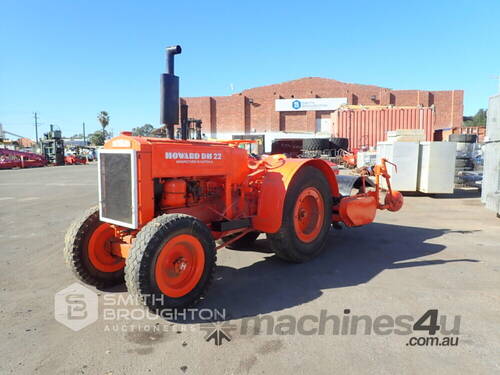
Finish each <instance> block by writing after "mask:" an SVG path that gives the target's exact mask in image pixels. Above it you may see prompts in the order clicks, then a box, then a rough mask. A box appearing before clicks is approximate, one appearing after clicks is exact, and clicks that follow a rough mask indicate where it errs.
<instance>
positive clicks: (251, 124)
mask: <svg viewBox="0 0 500 375" xmlns="http://www.w3.org/2000/svg"><path fill="white" fill-rule="evenodd" d="M463 95H464V93H463V91H462V90H450V91H424V90H390V89H387V88H383V87H378V86H371V85H358V84H353V83H344V82H340V81H336V80H333V79H326V78H318V77H309V78H302V79H298V80H295V81H289V82H284V83H280V84H275V85H269V86H261V87H256V88H252V89H248V90H244V91H242V92H241V93H238V94H234V95H231V96H217V97H199V98H183V100H184V101H185V102H186V104H188V105H189V117H194V118H199V119H201V120H202V121H203V129H204V133H207V134H208V133H210V134H211V135H212V136H215V135H216V133H253V132H257V133H258V132H265V131H268V132H269V131H273V132H275V131H285V132H314V131H315V128H316V118H320V117H323V116H328V113H324V112H321V113H316V112H315V111H312V112H281V113H280V112H276V111H275V109H274V106H275V100H276V99H285V98H286V99H289V98H331V97H345V98H347V101H348V104H354V105H395V106H418V105H421V106H424V107H429V106H432V105H434V107H435V110H436V124H435V128H436V129H439V128H448V127H456V126H461V125H462V116H463Z"/></svg>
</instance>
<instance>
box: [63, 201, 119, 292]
mask: <svg viewBox="0 0 500 375" xmlns="http://www.w3.org/2000/svg"><path fill="white" fill-rule="evenodd" d="M114 235H115V231H114V229H113V228H112V227H111V226H110V225H109V224H108V223H104V222H102V221H100V220H99V208H98V207H92V208H91V209H89V210H88V211H87V212H85V214H84V215H82V216H81V217H80V218H78V219H77V220H75V221H74V222H73V223H72V224H71V226H70V227H69V229H68V232H67V233H66V237H65V246H64V258H65V260H66V264H67V265H68V266H69V268H70V269H71V271H72V272H73V273H74V274H75V276H76V277H77V278H78V279H79V280H80V281H82V282H84V283H86V284H89V285H94V286H96V287H98V288H105V287H110V286H114V285H118V284H123V281H124V279H123V270H124V267H125V260H124V259H123V258H121V257H118V256H115V255H113V254H111V244H110V242H111V240H113V239H114V238H115V237H114Z"/></svg>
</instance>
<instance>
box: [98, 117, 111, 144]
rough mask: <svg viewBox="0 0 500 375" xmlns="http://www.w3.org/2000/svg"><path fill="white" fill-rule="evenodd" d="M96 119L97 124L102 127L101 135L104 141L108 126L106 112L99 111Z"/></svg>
mask: <svg viewBox="0 0 500 375" xmlns="http://www.w3.org/2000/svg"><path fill="white" fill-rule="evenodd" d="M97 119H98V120H99V122H100V123H101V126H102V135H103V137H104V139H106V130H105V129H106V126H108V125H109V114H108V112H106V111H101V112H99V114H98V115H97Z"/></svg>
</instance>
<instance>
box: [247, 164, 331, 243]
mask: <svg viewBox="0 0 500 375" xmlns="http://www.w3.org/2000/svg"><path fill="white" fill-rule="evenodd" d="M305 166H312V167H315V168H317V169H319V170H320V171H321V172H323V174H324V175H325V177H326V180H327V181H328V184H329V185H330V189H331V193H332V196H333V197H339V196H340V194H339V188H338V185H337V180H336V176H335V174H334V172H333V169H332V167H333V164H332V163H329V162H327V161H325V160H321V159H283V162H282V163H281V165H279V166H278V167H276V168H269V169H268V170H267V172H266V174H265V176H264V181H263V183H262V187H261V191H260V195H259V203H258V209H257V216H255V217H254V218H253V219H252V224H253V227H254V228H255V229H256V230H258V231H261V232H265V233H276V232H277V231H278V230H279V229H280V227H281V222H282V218H283V207H284V204H285V197H286V192H287V190H288V186H289V185H290V182H291V181H292V179H293V177H294V176H295V174H296V173H297V172H298V171H299V170H300V169H301V168H303V167H305Z"/></svg>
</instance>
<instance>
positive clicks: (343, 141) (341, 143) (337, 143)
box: [330, 137, 349, 151]
mask: <svg viewBox="0 0 500 375" xmlns="http://www.w3.org/2000/svg"><path fill="white" fill-rule="evenodd" d="M330 143H331V144H332V146H333V147H331V148H333V149H339V148H341V149H343V150H346V151H347V150H348V149H349V138H340V137H339V138H330Z"/></svg>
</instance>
